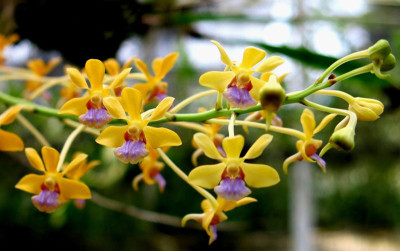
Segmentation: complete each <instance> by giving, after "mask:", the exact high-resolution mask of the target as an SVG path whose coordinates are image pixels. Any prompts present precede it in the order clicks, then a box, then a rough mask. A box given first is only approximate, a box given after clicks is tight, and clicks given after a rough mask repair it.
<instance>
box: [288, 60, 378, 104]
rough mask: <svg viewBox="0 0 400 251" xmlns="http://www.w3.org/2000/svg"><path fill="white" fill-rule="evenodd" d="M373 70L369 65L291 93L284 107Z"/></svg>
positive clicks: (371, 65)
mask: <svg viewBox="0 0 400 251" xmlns="http://www.w3.org/2000/svg"><path fill="white" fill-rule="evenodd" d="M372 68H373V64H368V65H365V66H362V67H359V68H357V69H354V70H352V71H349V72H347V73H344V74H342V75H340V76H338V77H336V78H334V79H330V80H328V81H325V82H322V83H318V84H313V85H311V86H309V87H308V88H306V89H304V90H302V91H299V92H295V93H292V94H290V93H289V94H288V95H287V96H286V100H285V102H284V103H283V104H282V105H285V104H292V103H298V102H300V101H301V100H302V99H304V98H306V97H308V96H309V95H311V94H314V93H315V92H316V91H319V90H321V89H325V88H328V87H330V86H332V85H333V84H335V83H338V82H340V81H343V80H345V79H348V78H350V77H354V76H356V75H359V74H363V73H367V72H370V71H371V70H372Z"/></svg>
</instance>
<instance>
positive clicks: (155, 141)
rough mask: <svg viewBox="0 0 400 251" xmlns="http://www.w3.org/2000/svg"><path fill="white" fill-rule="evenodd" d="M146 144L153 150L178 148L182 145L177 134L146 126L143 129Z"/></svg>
mask: <svg viewBox="0 0 400 251" xmlns="http://www.w3.org/2000/svg"><path fill="white" fill-rule="evenodd" d="M143 132H144V135H145V137H146V140H147V142H149V144H150V146H151V147H152V148H154V149H156V148H159V147H164V146H179V145H181V144H182V141H181V139H180V138H179V136H178V134H176V133H175V132H174V131H171V130H169V129H167V128H163V127H160V128H156V127H151V126H146V127H144V128H143Z"/></svg>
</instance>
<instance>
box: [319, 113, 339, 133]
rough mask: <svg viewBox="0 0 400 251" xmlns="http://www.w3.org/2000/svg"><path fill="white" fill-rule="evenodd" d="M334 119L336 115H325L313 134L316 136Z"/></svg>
mask: <svg viewBox="0 0 400 251" xmlns="http://www.w3.org/2000/svg"><path fill="white" fill-rule="evenodd" d="M335 117H336V114H329V115H326V116H325V117H324V118H323V119H322V121H321V123H319V125H318V126H317V128H315V130H314V134H317V133H318V132H320V131H321V130H322V129H324V128H325V126H327V125H328V123H329V122H331V120H332V119H334V118H335Z"/></svg>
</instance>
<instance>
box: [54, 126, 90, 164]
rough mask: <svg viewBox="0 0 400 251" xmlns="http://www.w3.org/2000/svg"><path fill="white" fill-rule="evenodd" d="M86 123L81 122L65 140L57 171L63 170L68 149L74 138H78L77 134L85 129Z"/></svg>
mask: <svg viewBox="0 0 400 251" xmlns="http://www.w3.org/2000/svg"><path fill="white" fill-rule="evenodd" d="M85 127H86V126H85V125H84V124H81V125H80V126H78V127H77V128H76V129H75V130H74V131H73V132H72V133H71V134H70V135H69V136H68V138H67V140H66V141H65V144H64V146H63V148H62V150H61V153H60V160H59V161H58V165H57V172H61V171H62V167H63V163H64V161H65V157H66V156H67V153H68V150H69V148H70V147H71V145H72V142H73V141H74V139H75V138H76V136H78V135H79V133H81V132H82V130H83V129H85Z"/></svg>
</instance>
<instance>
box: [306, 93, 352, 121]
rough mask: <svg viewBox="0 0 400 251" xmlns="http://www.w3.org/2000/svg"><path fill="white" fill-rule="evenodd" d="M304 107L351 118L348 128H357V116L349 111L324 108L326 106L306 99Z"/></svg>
mask: <svg viewBox="0 0 400 251" xmlns="http://www.w3.org/2000/svg"><path fill="white" fill-rule="evenodd" d="M302 103H303V104H304V105H306V106H309V107H312V108H315V109H318V110H320V111H324V112H328V113H336V114H339V115H342V116H349V117H350V119H349V122H348V124H347V125H348V126H352V127H353V128H355V126H356V124H357V115H356V114H355V113H354V112H352V111H348V110H344V109H337V108H332V107H328V106H324V105H320V104H317V103H314V102H311V101H309V100H306V99H304V100H303V102H302Z"/></svg>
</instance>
